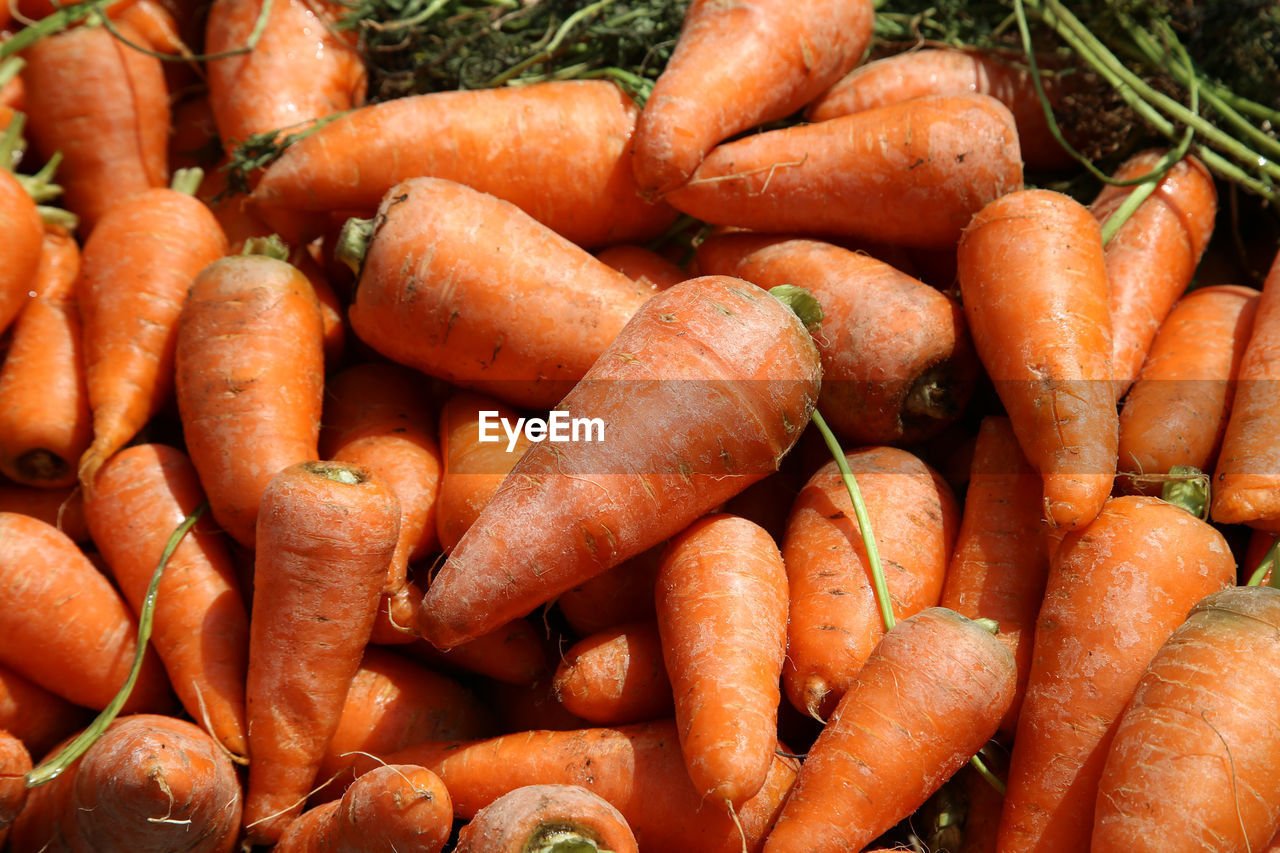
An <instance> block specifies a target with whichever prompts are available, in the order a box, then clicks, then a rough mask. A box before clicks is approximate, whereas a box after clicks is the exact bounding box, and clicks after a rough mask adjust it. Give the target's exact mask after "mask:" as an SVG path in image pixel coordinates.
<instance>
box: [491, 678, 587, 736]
mask: <svg viewBox="0 0 1280 853" xmlns="http://www.w3.org/2000/svg"><path fill="white" fill-rule="evenodd" d="M477 690H478V692H479V693H480V695H481V697H482V698H483V699H484V701H485V702H486V703H487V704H488V705H489V707H491V708H494V709H495V710H496V711H497V715H498V728H497V730H496V731H497V732H499V733H503V732H505V733H511V732H528V731H534V730H536V729H549V730H551V731H557V732H566V731H571V730H573V729H585V728H590V727H591V723H589V722H587V721H586V720H584V719H582V718H581V717H579V716H578V715H577V714H571V713H570V712H569V709H568V708H566V707H565V706H564V705H562V704H560V701H559V700H558V699H556V695H555V690H554V689H553V687H552V683H551V676H550V675H548V676H545V677H543V678H540V679H538V680H537V681H535V682H533V683H532V684H503V683H502V682H501V681H494V680H492V679H489V680H486V681H482V682H481V683H480V684H478V685H477Z"/></svg>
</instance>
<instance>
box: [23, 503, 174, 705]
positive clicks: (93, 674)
mask: <svg viewBox="0 0 1280 853" xmlns="http://www.w3.org/2000/svg"><path fill="white" fill-rule="evenodd" d="M153 568H154V567H153ZM0 590H2V591H3V599H4V606H3V607H0V664H3V665H5V666H7V667H9V668H10V669H12V670H14V671H15V672H17V673H18V674H19V675H22V676H25V677H26V678H28V679H30V680H31V681H34V682H35V683H36V684H38V685H40V686H41V687H43V688H44V689H46V690H48V691H50V692H52V693H55V694H57V695H58V696H61V697H63V698H65V699H68V700H70V701H72V702H74V703H76V704H77V705H85V706H87V707H90V708H95V709H102V708H105V707H106V706H107V703H109V702H110V701H111V700H112V698H114V696H115V694H116V692H117V691H118V690H119V689H120V688H121V686H123V685H124V681H125V677H126V676H127V675H128V672H129V668H130V666H132V664H133V654H134V648H135V645H134V641H135V638H136V637H137V634H138V626H137V622H136V621H135V620H134V618H133V614H132V613H130V612H129V607H128V605H127V604H125V602H124V600H123V599H122V598H121V597H120V594H119V593H117V592H116V591H115V588H114V587H112V585H111V582H110V581H109V580H107V578H106V577H105V576H103V575H102V574H101V573H100V572H99V571H98V570H97V569H96V568H95V567H94V565H93V564H92V563H91V562H89V559H88V557H86V556H85V555H84V553H83V552H81V550H80V549H79V548H78V547H76V544H75V543H74V542H72V541H71V540H70V539H69V538H67V536H66V535H64V534H63V533H61V532H60V531H59V530H57V529H56V528H54V527H50V526H49V525H47V524H45V523H44V522H42V521H39V520H37V519H34V518H31V517H30V516H25V515H18V514H15V513H0ZM46 618H48V619H52V620H53V623H52V625H51V624H50V623H48V622H46V621H44V620H45V619H46ZM143 661H144V663H143V668H142V671H141V672H140V673H139V675H138V682H137V684H136V685H135V686H134V689H133V692H132V694H130V697H129V700H128V702H126V703H125V706H124V707H125V709H126V710H129V711H136V710H143V709H145V710H167V709H168V708H169V707H170V704H171V702H172V696H171V694H170V693H169V683H168V680H167V679H166V678H165V674H164V669H163V668H162V667H161V665H160V660H159V658H157V657H156V656H155V654H153V653H151V652H148V653H147V655H146V656H145V657H144V658H143Z"/></svg>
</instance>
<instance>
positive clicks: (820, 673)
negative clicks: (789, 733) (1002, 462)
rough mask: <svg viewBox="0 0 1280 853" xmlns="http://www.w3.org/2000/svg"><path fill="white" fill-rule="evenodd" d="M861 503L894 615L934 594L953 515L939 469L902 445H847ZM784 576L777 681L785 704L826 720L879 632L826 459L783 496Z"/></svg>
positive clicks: (842, 493)
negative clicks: (785, 609) (789, 497)
mask: <svg viewBox="0 0 1280 853" xmlns="http://www.w3.org/2000/svg"><path fill="white" fill-rule="evenodd" d="M845 459H846V460H847V462H848V466H849V469H850V471H851V472H852V473H853V475H854V477H855V478H856V480H857V483H858V488H859V491H860V492H861V493H862V496H863V500H864V502H865V504H866V508H867V516H868V519H869V521H870V526H871V530H872V531H873V533H874V536H875V543H876V548H877V550H878V551H879V553H880V555H881V559H882V560H883V565H884V571H885V583H886V587H887V589H888V592H889V597H890V600H891V603H892V606H893V613H894V616H895V617H899V618H905V617H907V616H910V615H911V614H913V613H916V612H918V611H920V610H923V609H924V608H926V607H932V606H933V605H935V604H937V603H938V596H939V595H940V594H941V592H942V583H943V575H944V573H945V571H946V568H947V561H948V560H949V559H950V557H951V552H952V548H953V547H954V544H955V540H956V532H957V529H958V527H959V524H960V509H959V506H958V505H957V503H956V499H955V496H954V495H953V494H952V493H951V489H950V487H949V486H948V485H947V484H946V483H945V482H944V481H943V480H942V478H941V476H940V475H939V474H938V473H937V472H936V471H934V470H933V469H932V468H930V467H929V466H928V465H926V464H925V463H924V462H923V461H921V460H920V459H919V458H918V457H917V456H915V455H914V454H912V453H909V452H907V451H905V450H901V449H898V448H893V447H868V448H861V449H858V450H851V451H848V452H846V454H845ZM782 557H783V560H784V561H785V563H786V567H787V577H788V581H789V584H790V617H789V619H790V621H789V626H788V629H787V661H786V664H785V666H784V668H783V675H782V682H783V686H784V688H785V690H786V695H787V698H788V699H789V700H790V702H791V704H792V706H793V707H795V708H796V709H797V710H799V711H802V712H803V713H806V714H808V715H810V716H812V717H816V718H818V719H826V718H827V717H828V716H829V715H830V714H831V712H832V711H833V710H834V709H835V706H836V703H837V702H838V701H839V699H840V697H841V695H843V694H844V691H845V690H846V689H848V687H849V685H850V684H851V683H852V682H853V679H854V677H855V676H856V675H857V673H858V670H859V669H860V668H861V667H862V665H863V662H864V661H865V660H866V659H867V656H868V655H869V654H871V650H872V649H873V648H874V647H875V644H876V642H877V641H878V640H879V639H880V637H881V635H883V634H884V630H885V626H884V620H883V619H882V617H881V614H880V612H879V610H878V609H877V602H876V596H875V593H874V591H873V583H872V578H871V569H870V563H869V557H868V555H867V552H866V546H865V544H864V542H863V535H862V533H861V530H860V527H859V525H858V522H857V519H856V515H855V511H854V507H853V504H852V501H851V499H850V497H849V494H848V491H847V489H846V486H845V483H844V480H843V479H842V478H841V475H840V471H839V469H838V468H837V466H836V462H835V460H832V461H831V462H828V463H827V464H825V465H823V466H822V467H821V468H819V469H818V470H817V471H816V472H815V473H814V474H813V475H812V476H811V477H810V478H809V481H808V482H807V483H806V484H805V486H804V488H802V489H801V491H800V494H799V495H798V496H797V497H796V500H795V503H794V504H793V505H792V508H791V514H790V516H789V517H788V520H787V529H786V533H785V536H784V538H783V541H782Z"/></svg>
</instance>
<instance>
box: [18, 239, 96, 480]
mask: <svg viewBox="0 0 1280 853" xmlns="http://www.w3.org/2000/svg"><path fill="white" fill-rule="evenodd" d="M79 272H80V247H79V246H77V245H76V241H75V239H74V238H73V237H72V236H71V235H70V234H68V233H67V232H66V231H65V230H64V229H62V228H61V227H59V226H56V225H53V226H49V227H48V228H47V229H46V230H45V237H44V249H43V251H42V252H41V257H40V267H39V269H38V270H37V272H36V276H35V279H34V280H33V281H32V282H31V287H32V289H33V291H34V292H35V293H37V294H38V295H37V296H36V298H35V299H31V300H29V301H28V303H27V305H26V307H24V308H23V309H22V313H21V314H19V315H18V319H17V322H15V323H14V325H13V338H12V341H11V342H10V344H9V352H8V354H7V355H6V356H5V359H4V365H3V367H0V472H3V473H4V475H5V476H6V477H8V478H9V479H11V480H13V481H14V482H17V483H22V484H25V485H29V486H69V485H71V484H73V483H74V482H75V480H76V476H75V466H76V461H77V460H78V459H79V458H80V454H81V453H83V452H84V450H85V448H87V447H88V446H89V441H90V440H91V438H92V430H91V428H90V423H89V395H88V392H87V391H86V389H85V378H84V352H83V346H82V344H81V323H80V313H79V310H78V306H77V302H78V299H77V287H76V276H77V275H78V274H79Z"/></svg>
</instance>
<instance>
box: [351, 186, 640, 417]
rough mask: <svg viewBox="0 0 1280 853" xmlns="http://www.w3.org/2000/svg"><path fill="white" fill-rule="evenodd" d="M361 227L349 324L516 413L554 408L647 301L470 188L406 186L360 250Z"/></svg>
mask: <svg viewBox="0 0 1280 853" xmlns="http://www.w3.org/2000/svg"><path fill="white" fill-rule="evenodd" d="M355 222H358V220H356V221H353V223H352V227H353V230H352V231H351V232H349V234H350V237H351V239H352V241H353V242H352V243H348V244H347V245H346V246H344V247H343V250H344V252H346V251H349V248H348V247H350V246H352V245H355V246H356V248H355V249H354V252H353V253H354V254H355V256H356V257H358V258H360V260H361V263H362V268H361V272H360V281H359V283H358V284H357V286H356V296H355V302H354V304H353V305H352V306H351V312H350V316H351V326H352V329H353V330H354V331H355V333H356V334H357V335H359V336H360V339H361V340H363V341H364V342H365V343H367V344H368V345H369V346H371V347H373V348H375V349H376V350H378V351H379V352H381V353H382V354H383V355H386V356H388V357H389V358H391V359H393V360H395V361H398V362H400V363H402V364H407V365H409V366H411V367H414V368H417V369H418V370H421V371H422V372H424V373H427V374H430V375H432V376H437V377H439V378H441V379H445V380H448V381H450V382H453V383H456V384H459V385H463V386H466V387H471V388H475V389H478V390H480V391H481V392H483V393H486V394H490V395H492V396H495V397H498V398H499V399H501V400H504V401H506V402H508V403H511V404H513V405H517V406H530V407H535V408H549V407H551V406H554V405H555V404H556V403H558V402H559V401H560V398H561V397H563V396H564V394H565V393H566V392H567V391H568V390H569V389H570V388H571V387H572V386H573V383H574V382H576V381H577V380H578V379H580V378H581V377H582V375H583V374H584V373H585V372H586V370H587V368H588V367H590V366H591V363H592V362H593V361H595V359H596V357H597V356H599V355H600V353H601V352H602V351H603V350H604V348H605V347H606V346H607V345H608V344H609V342H610V341H612V340H613V338H614V337H615V336H616V335H617V334H618V330H619V329H621V328H622V325H623V324H624V323H626V321H627V320H628V319H629V318H630V317H631V315H632V314H634V313H635V311H636V309H637V308H639V307H640V305H641V304H643V303H644V301H645V299H646V298H647V297H648V296H649V291H646V290H644V289H642V288H640V287H638V286H637V285H636V284H635V283H634V282H633V281H631V279H629V278H627V277H626V276H625V275H623V274H622V273H620V272H618V271H617V270H614V269H611V268H610V267H608V266H606V265H605V264H603V263H601V262H600V261H597V260H596V259H595V258H594V257H592V256H591V255H590V254H588V253H587V252H586V251H585V250H583V249H580V248H578V247H577V246H575V245H573V244H572V243H570V242H569V241H568V240H566V239H564V238H563V237H560V236H559V235H557V234H555V233H554V232H552V231H550V230H548V229H547V228H546V227H545V226H543V225H541V224H539V223H538V222H536V221H535V220H533V219H531V218H530V217H529V216H528V215H527V214H525V213H524V212H522V211H521V210H520V209H519V208H517V207H514V206H513V205H511V204H509V203H507V202H504V201H502V200H500V199H498V198H496V197H494V196H491V195H487V194H484V193H481V192H477V191H476V190H473V189H470V188H468V187H466V186H463V185H462V184H456V183H452V182H450V181H444V180H440V179H437V178H415V179H412V180H409V181H405V182H404V183H401V184H398V185H397V186H396V187H395V188H393V189H392V190H391V191H390V192H389V193H388V194H387V196H386V198H385V199H384V200H383V203H382V206H381V207H380V208H379V209H378V216H377V218H376V219H375V220H374V221H373V223H370V225H371V228H372V231H371V233H370V232H366V233H365V234H364V235H363V243H362V244H357V243H355V242H354V241H355V240H356V231H355V230H354V229H355ZM478 223H484V225H483V227H477V224H478ZM495 256H497V257H500V258H502V260H501V262H499V263H496V264H495V263H494V258H495ZM566 328H571V329H573V333H572V334H569V335H567V334H565V331H564V330H565V329H566ZM493 428H494V430H495V431H497V430H498V427H497V425H496V424H494V425H493ZM499 432H500V431H499Z"/></svg>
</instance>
